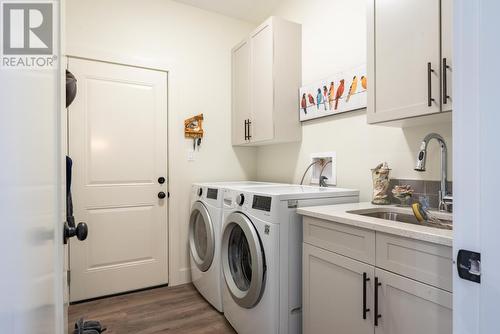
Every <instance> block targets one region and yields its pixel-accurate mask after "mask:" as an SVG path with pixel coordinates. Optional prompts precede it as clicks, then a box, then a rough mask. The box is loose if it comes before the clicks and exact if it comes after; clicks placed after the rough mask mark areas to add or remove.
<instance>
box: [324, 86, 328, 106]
mask: <svg viewBox="0 0 500 334" xmlns="http://www.w3.org/2000/svg"><path fill="white" fill-rule="evenodd" d="M326 101H328V88H326V86H323V106H324V107H325V110H327V107H326Z"/></svg>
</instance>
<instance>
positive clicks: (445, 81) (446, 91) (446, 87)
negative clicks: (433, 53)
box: [443, 58, 450, 104]
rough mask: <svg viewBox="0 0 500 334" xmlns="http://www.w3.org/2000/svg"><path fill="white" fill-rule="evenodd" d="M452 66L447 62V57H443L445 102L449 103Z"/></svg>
mask: <svg viewBox="0 0 500 334" xmlns="http://www.w3.org/2000/svg"><path fill="white" fill-rule="evenodd" d="M449 68H450V66H449V65H448V64H446V58H443V104H447V103H448V99H449V98H450V96H449V95H448V69H449Z"/></svg>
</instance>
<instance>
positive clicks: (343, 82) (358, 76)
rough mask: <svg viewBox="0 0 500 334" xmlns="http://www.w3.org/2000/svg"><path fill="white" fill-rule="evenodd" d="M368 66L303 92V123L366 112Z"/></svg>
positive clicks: (301, 107)
mask: <svg viewBox="0 0 500 334" xmlns="http://www.w3.org/2000/svg"><path fill="white" fill-rule="evenodd" d="M367 80H368V79H367V77H366V65H360V66H358V67H356V68H354V69H352V70H349V71H343V72H340V73H337V74H335V75H332V76H331V77H329V78H327V79H325V80H322V81H320V82H317V83H315V84H311V85H307V86H304V87H302V88H301V89H300V101H299V108H300V120H301V121H307V120H310V119H314V118H319V117H324V116H330V115H335V114H340V113H343V112H347V111H353V110H357V109H362V108H366V103H367V97H366V87H367Z"/></svg>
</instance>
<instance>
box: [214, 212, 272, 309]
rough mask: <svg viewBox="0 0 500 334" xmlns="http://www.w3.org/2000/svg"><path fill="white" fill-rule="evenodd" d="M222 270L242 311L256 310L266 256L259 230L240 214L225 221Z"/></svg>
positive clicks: (263, 280)
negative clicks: (246, 309) (247, 309)
mask: <svg viewBox="0 0 500 334" xmlns="http://www.w3.org/2000/svg"><path fill="white" fill-rule="evenodd" d="M222 270H223V273H224V279H225V281H226V285H227V288H228V290H229V293H230V294H231V296H232V297H233V300H234V301H235V302H236V303H237V304H238V305H240V306H241V307H244V308H252V307H254V306H255V305H256V304H257V303H258V302H259V300H260V298H261V296H262V292H263V291H264V286H265V274H266V264H265V256H264V251H263V248H262V245H261V242H260V239H259V235H258V233H257V230H256V229H255V227H254V225H253V224H252V222H251V221H250V219H248V217H247V216H245V215H244V214H243V213H241V212H233V213H231V214H230V215H229V216H228V217H227V219H226V224H225V228H224V233H223V235H222Z"/></svg>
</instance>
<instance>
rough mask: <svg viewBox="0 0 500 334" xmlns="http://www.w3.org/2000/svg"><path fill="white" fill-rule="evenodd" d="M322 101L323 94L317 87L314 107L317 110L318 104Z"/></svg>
mask: <svg viewBox="0 0 500 334" xmlns="http://www.w3.org/2000/svg"><path fill="white" fill-rule="evenodd" d="M322 103H323V94H322V93H321V88H318V94H316V107H317V108H318V110H319V105H320V104H322Z"/></svg>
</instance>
